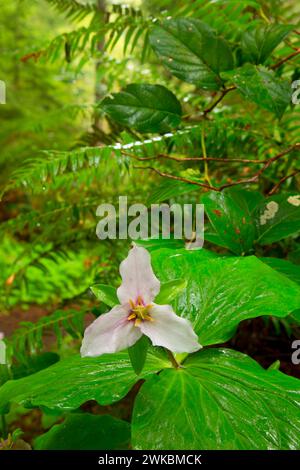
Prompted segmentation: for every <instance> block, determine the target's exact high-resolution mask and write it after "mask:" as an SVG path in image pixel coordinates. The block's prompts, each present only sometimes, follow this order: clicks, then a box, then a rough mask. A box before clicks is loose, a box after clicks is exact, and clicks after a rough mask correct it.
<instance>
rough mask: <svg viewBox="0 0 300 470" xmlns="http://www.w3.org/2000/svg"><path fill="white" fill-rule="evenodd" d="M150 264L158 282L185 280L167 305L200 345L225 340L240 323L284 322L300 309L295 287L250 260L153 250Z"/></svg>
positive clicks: (205, 253)
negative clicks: (187, 322) (259, 320)
mask: <svg viewBox="0 0 300 470" xmlns="http://www.w3.org/2000/svg"><path fill="white" fill-rule="evenodd" d="M208 253H209V252H208ZM152 264H153V267H154V271H155V273H156V275H157V276H158V278H159V279H160V280H161V281H162V282H165V281H167V280H171V279H177V278H178V277H179V276H181V277H182V278H184V279H186V280H187V287H186V289H185V290H184V292H182V293H181V294H180V295H179V296H178V297H177V298H176V299H175V300H174V301H173V302H172V305H173V307H174V310H175V312H176V313H177V314H178V315H180V316H182V317H184V318H187V319H189V320H190V321H191V322H192V324H193V326H194V330H195V332H196V333H197V334H198V335H199V340H200V344H202V345H203V346H205V345H208V344H217V343H223V342H225V341H227V340H229V339H230V338H231V337H232V336H233V334H234V332H235V330H236V327H237V326H238V324H239V323H240V322H241V321H242V320H246V319H249V318H255V317H259V316H264V315H272V316H275V317H279V318H284V317H286V316H287V315H288V314H290V313H291V312H293V311H294V310H296V309H297V308H300V288H299V286H298V285H297V284H295V283H294V282H292V281H290V280H289V279H287V278H286V277H285V276H283V275H282V274H280V273H278V272H277V271H275V270H274V269H272V268H270V267H269V266H267V265H266V264H265V263H263V262H262V261H260V260H259V259H258V258H256V257H254V256H249V257H240V258H236V257H227V258H226V257H217V256H216V257H214V256H209V255H208V254H207V251H206V250H199V251H184V250H179V251H177V252H176V251H175V250H158V251H155V252H153V253H152Z"/></svg>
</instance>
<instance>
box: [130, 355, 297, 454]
mask: <svg viewBox="0 0 300 470" xmlns="http://www.w3.org/2000/svg"><path fill="white" fill-rule="evenodd" d="M299 407H300V381H299V380H298V379H295V378H294V377H290V376H287V375H284V374H282V373H281V372H279V371H278V370H265V369H263V368H262V367H261V366H260V365H259V364H257V363H256V362H255V361H254V360H253V359H251V358H249V357H247V356H246V355H244V354H241V353H238V352H236V351H231V350H229V349H207V350H205V351H202V352H200V353H198V354H196V355H193V356H190V357H189V358H188V359H187V360H186V362H185V363H184V367H183V368H182V369H177V370H176V369H170V370H166V371H163V372H162V373H161V374H159V375H156V376H152V377H151V378H150V379H149V380H147V381H146V382H145V383H144V384H143V385H142V388H141V390H140V392H139V394H138V396H137V398H136V401H135V405H134V412H133V419H132V441H133V446H134V448H136V449H143V450H145V449H154V450H158V449H176V450H178V449H185V450H187V449H191V450H197V449H226V450H230V449H233V450H236V449H241V450H245V449H268V450H270V449H281V450H285V449H292V450H295V449H299V446H300V434H299V426H300V413H299Z"/></svg>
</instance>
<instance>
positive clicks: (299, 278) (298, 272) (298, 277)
mask: <svg viewBox="0 0 300 470" xmlns="http://www.w3.org/2000/svg"><path fill="white" fill-rule="evenodd" d="M260 259H261V260H262V261H263V262H264V263H266V264H267V265H269V266H271V268H273V269H275V270H276V271H278V272H279V273H281V274H283V275H284V276H286V277H288V278H289V279H290V280H291V281H294V282H296V283H297V284H300V266H297V264H294V263H291V262H290V261H288V260H286V259H280V258H260Z"/></svg>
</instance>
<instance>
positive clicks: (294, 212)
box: [256, 194, 300, 245]
mask: <svg viewBox="0 0 300 470" xmlns="http://www.w3.org/2000/svg"><path fill="white" fill-rule="evenodd" d="M298 201H299V202H298ZM256 224H257V231H258V238H257V242H258V243H260V244H261V245H269V244H271V243H274V242H278V241H280V240H282V239H283V238H287V237H290V236H292V235H296V234H298V233H299V232H300V196H299V195H287V194H279V195H276V196H272V197H269V198H268V199H266V200H265V201H264V203H263V204H261V205H260V206H259V207H258V209H257V217H256Z"/></svg>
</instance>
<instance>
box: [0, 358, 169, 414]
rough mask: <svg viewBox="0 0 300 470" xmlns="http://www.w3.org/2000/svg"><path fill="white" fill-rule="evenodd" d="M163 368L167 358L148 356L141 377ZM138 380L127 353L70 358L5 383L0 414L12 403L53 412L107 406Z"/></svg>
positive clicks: (0, 390) (0, 398)
mask: <svg viewBox="0 0 300 470" xmlns="http://www.w3.org/2000/svg"><path fill="white" fill-rule="evenodd" d="M164 367H168V361H167V360H166V359H164V358H160V357H157V356H154V355H151V354H150V353H149V354H148V355H147V362H146V364H145V366H144V369H143V372H142V374H141V376H140V377H139V378H145V377H147V375H149V374H151V373H153V372H156V371H158V370H161V369H162V368H164ZM137 380H138V377H137V375H136V374H135V372H134V370H133V369H132V366H131V362H130V360H129V357H128V353H127V352H124V353H119V354H110V355H107V354H106V355H104V356H101V357H100V358H99V357H97V358H84V359H83V358H81V357H80V356H79V355H76V356H71V357H69V358H67V359H64V360H61V361H59V362H58V363H57V364H54V365H53V366H52V367H48V368H47V369H44V370H42V371H40V372H38V373H37V374H34V375H32V376H29V377H25V378H22V379H19V380H18V381H9V382H6V384H4V386H3V387H1V389H0V411H1V412H2V413H3V412H5V410H6V409H7V406H8V405H9V403H19V404H21V405H23V406H25V407H26V408H32V407H38V406H40V407H46V408H47V409H50V410H75V409H77V408H78V407H79V406H80V405H82V404H83V403H85V402H86V401H88V400H96V401H97V402H98V403H99V404H101V405H108V404H111V403H114V402H116V401H118V400H120V398H122V397H124V396H125V395H126V394H127V393H128V391H129V390H130V389H131V387H132V386H133V385H134V384H135V383H136V381H137Z"/></svg>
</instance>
